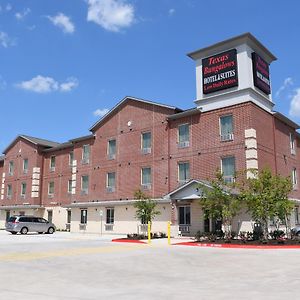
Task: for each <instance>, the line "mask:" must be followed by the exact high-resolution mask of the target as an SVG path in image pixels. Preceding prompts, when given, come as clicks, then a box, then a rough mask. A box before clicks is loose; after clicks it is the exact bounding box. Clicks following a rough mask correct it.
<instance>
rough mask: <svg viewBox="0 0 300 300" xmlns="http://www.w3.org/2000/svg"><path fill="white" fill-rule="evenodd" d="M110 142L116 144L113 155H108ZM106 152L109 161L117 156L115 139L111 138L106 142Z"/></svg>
mask: <svg viewBox="0 0 300 300" xmlns="http://www.w3.org/2000/svg"><path fill="white" fill-rule="evenodd" d="M111 141H115V142H116V152H115V153H114V154H110V153H109V149H110V147H109V143H110V142H111ZM106 152H107V153H106V154H107V157H108V159H110V160H113V159H116V156H117V139H116V138H111V139H109V140H108V141H107V150H106Z"/></svg>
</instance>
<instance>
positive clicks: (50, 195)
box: [48, 181, 55, 197]
mask: <svg viewBox="0 0 300 300" xmlns="http://www.w3.org/2000/svg"><path fill="white" fill-rule="evenodd" d="M51 184H53V193H50V188H51ZM54 189H55V183H54V181H49V182H48V197H53V196H54Z"/></svg>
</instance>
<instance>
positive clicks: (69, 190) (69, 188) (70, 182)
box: [68, 179, 72, 194]
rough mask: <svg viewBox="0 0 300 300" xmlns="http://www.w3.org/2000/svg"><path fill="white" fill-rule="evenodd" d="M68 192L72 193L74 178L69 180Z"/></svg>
mask: <svg viewBox="0 0 300 300" xmlns="http://www.w3.org/2000/svg"><path fill="white" fill-rule="evenodd" d="M68 193H69V194H71V193H72V179H69V180H68Z"/></svg>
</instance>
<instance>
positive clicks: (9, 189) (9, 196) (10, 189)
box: [6, 184, 12, 199]
mask: <svg viewBox="0 0 300 300" xmlns="http://www.w3.org/2000/svg"><path fill="white" fill-rule="evenodd" d="M6 196H7V199H11V198H12V185H11V184H8V185H7V194H6Z"/></svg>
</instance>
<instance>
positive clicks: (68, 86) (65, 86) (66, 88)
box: [59, 77, 78, 92]
mask: <svg viewBox="0 0 300 300" xmlns="http://www.w3.org/2000/svg"><path fill="white" fill-rule="evenodd" d="M77 86H78V80H77V79H76V78H74V77H70V78H68V79H67V80H66V82H64V83H61V84H60V86H59V87H60V90H61V91H62V92H70V91H71V90H73V89H75V88H76V87H77Z"/></svg>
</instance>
